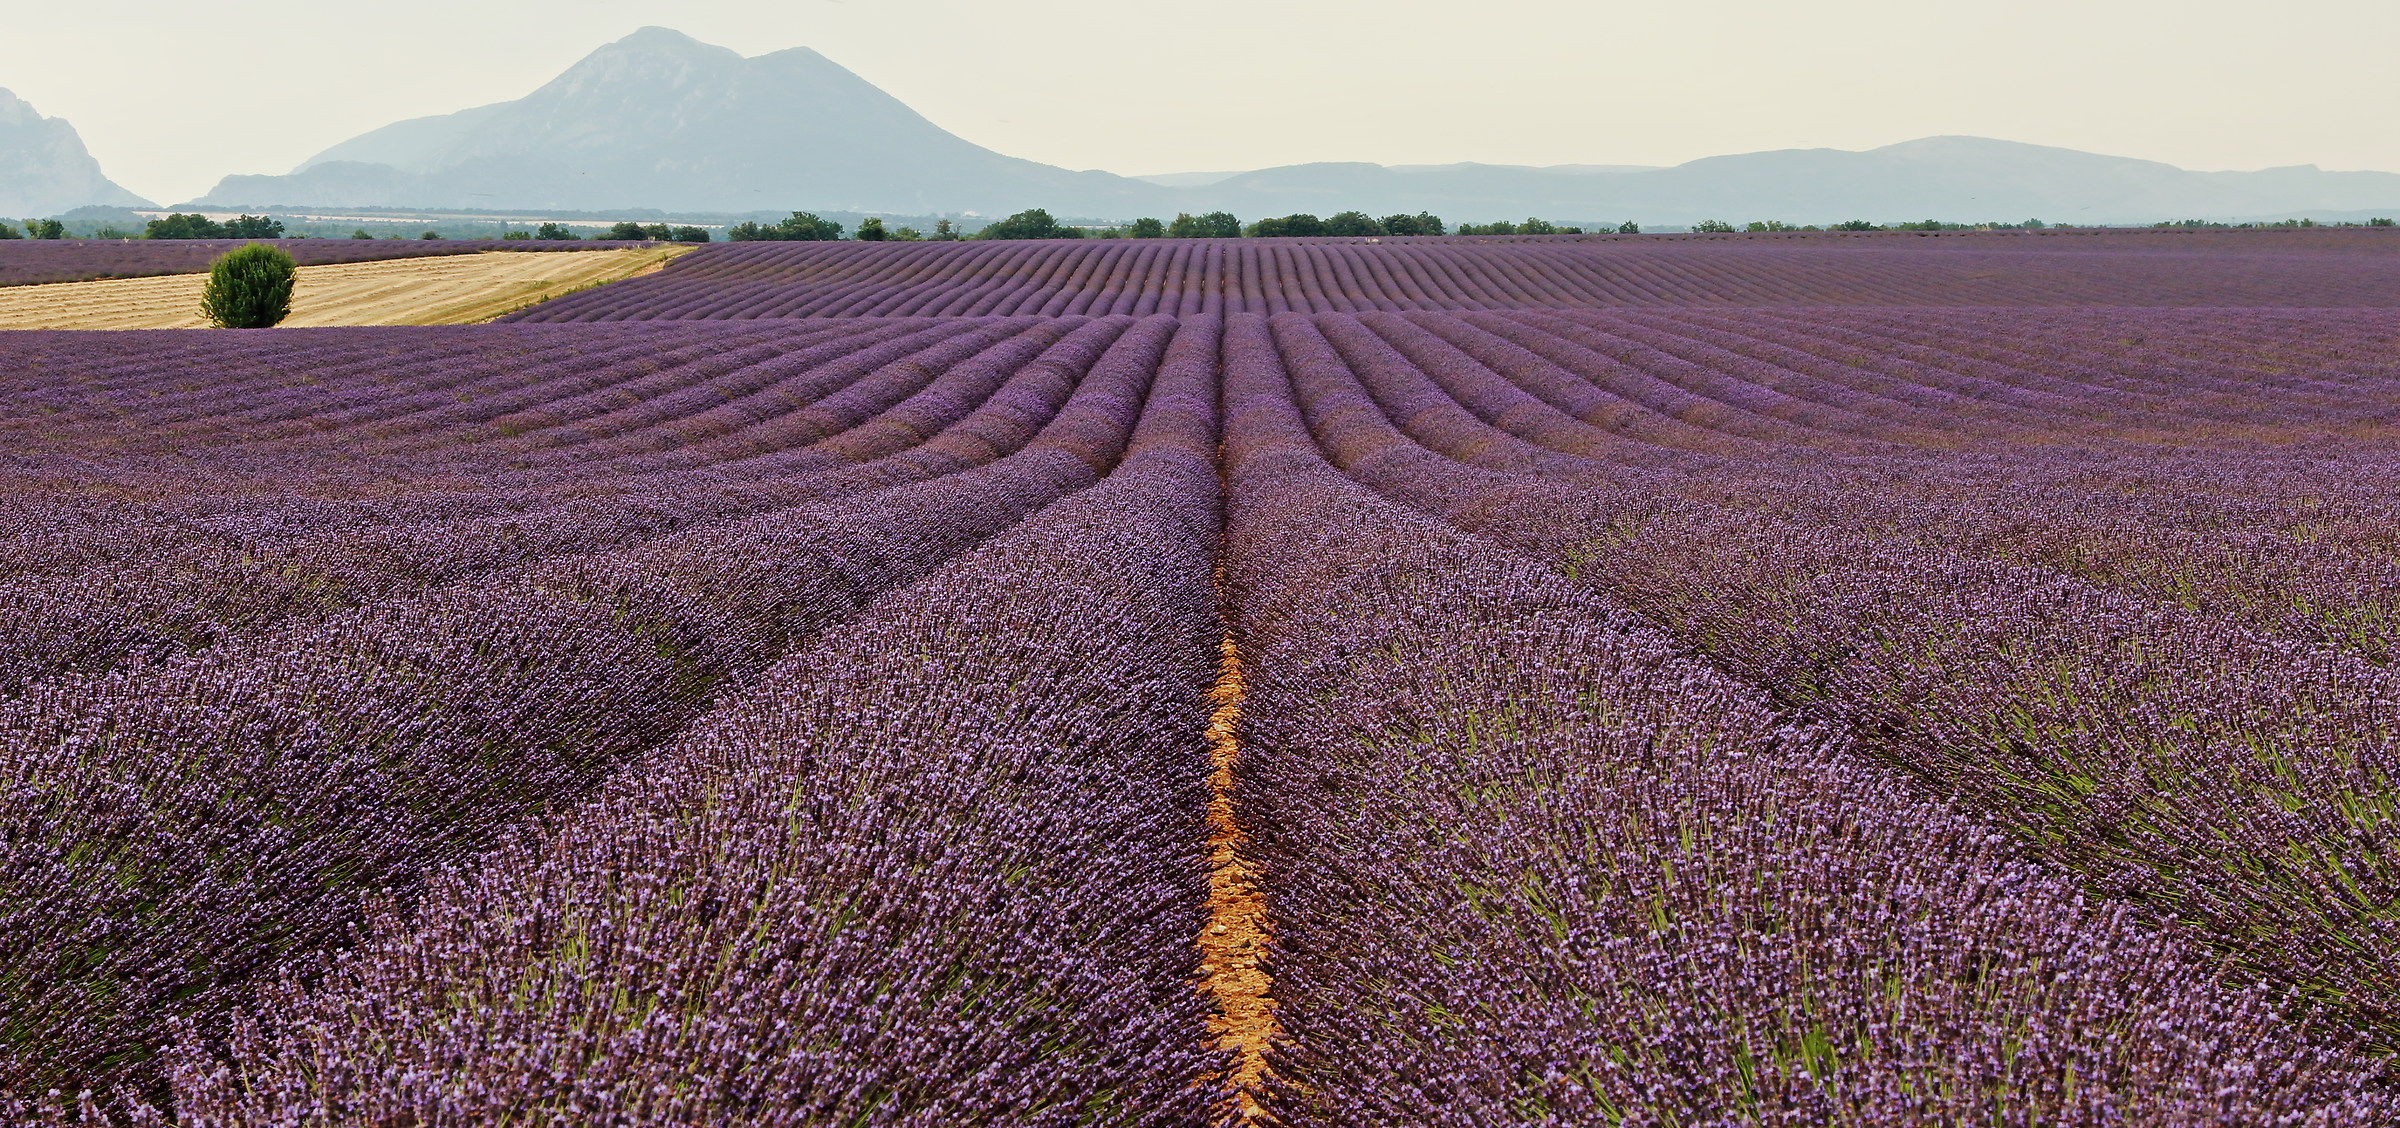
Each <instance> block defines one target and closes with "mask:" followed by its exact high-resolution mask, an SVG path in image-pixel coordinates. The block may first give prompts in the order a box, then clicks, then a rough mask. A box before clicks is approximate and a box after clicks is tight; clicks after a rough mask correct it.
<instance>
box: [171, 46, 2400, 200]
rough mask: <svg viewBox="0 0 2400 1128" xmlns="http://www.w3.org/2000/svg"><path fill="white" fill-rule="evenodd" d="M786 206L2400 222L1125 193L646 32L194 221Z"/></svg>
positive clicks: (1409, 174)
mask: <svg viewBox="0 0 2400 1128" xmlns="http://www.w3.org/2000/svg"><path fill="white" fill-rule="evenodd" d="M277 205H282V206H310V207H328V206H330V207H340V206H352V207H362V206H400V207H457V208H524V209H536V208H554V209H573V210H596V209H609V208H637V207H640V208H663V209H674V210H684V211H706V212H727V213H743V212H757V211H770V210H784V209H792V208H807V209H817V210H844V211H854V212H882V213H892V214H932V213H961V212H974V213H982V214H986V215H998V214H1005V213H1007V212H1011V211H1015V210H1018V209H1021V208H1026V207H1037V206H1038V207H1046V208H1049V209H1050V210H1051V211H1053V212H1055V213H1058V214H1061V215H1067V216H1082V217H1092V218H1104V219H1131V218H1133V217H1135V216H1140V215H1154V216H1160V217H1165V216H1169V215H1173V214H1174V213H1175V212H1178V211H1192V212H1203V211H1212V210H1220V209H1221V210H1226V211H1231V212H1233V213H1235V214H1236V215H1239V216H1241V217H1243V218H1245V219H1251V218H1257V217H1261V216H1270V215H1285V214H1290V213H1293V212H1313V213H1316V214H1318V215H1328V214H1331V213H1333V212H1337V211H1345V210H1349V209H1352V208H1356V209H1360V210H1364V211H1368V212H1371V213H1374V214H1378V215H1383V214H1390V213H1392V212H1417V211H1431V212H1434V213H1435V214H1438V215H1441V216H1443V217H1445V218H1447V219H1450V220H1451V221H1453V222H1457V221H1485V220H1491V219H1500V218H1521V217H1524V216H1528V215H1538V216H1542V217H1544V218H1548V219H1553V220H1558V221H1562V222H1595V221H1596V222H1609V223H1614V222H1617V221H1620V220H1625V219H1632V220H1636V221H1639V222H1642V223H1647V224H1663V225H1678V224H1690V223H1693V222H1696V221H1699V220H1702V219H1723V220H1728V221H1733V222H1737V223H1738V222H1743V221H1747V220H1762V219H1777V220H1783V221H1786V222H1790V223H1820V224H1823V223H1833V222H1838V221H1840V220H1844V219H1869V220H1875V221H1878V222H1891V221H1896V220H1909V219H1942V220H1951V221H1993V220H1997V221H2015V220H2022V219H2026V218H2041V219H2044V220H2048V221H2052V222H2069V223H2087V224H2108V223H2149V222H2155V221H2158V220H2166V219H2183V218H2207V219H2219V220H2235V219H2255V218H2273V217H2280V216H2284V215H2293V216H2298V215H2306V214H2310V213H2312V212H2313V213H2317V214H2319V215H2330V214H2340V213H2353V212H2363V211H2366V210H2369V209H2386V210H2388V211H2390V212H2394V213H2400V175H2396V174H2393V173H2385V172H2326V171H2324V170H2321V169H2318V168H2316V167H2314V166H2297V167H2292V168H2279V169H2267V170H2264V171H2259V172H2192V171H2187V170H2184V169H2180V168H2177V167H2175V166H2173V165H2168V164H2163V163H2160V162H2156V161H2144V160H2135V159H2132V158H2127V157H2111V156H2104V155H2100V154H2094V153H2085V152H2079V151H2076V150H2071V149H2061V148H2054V147H2050V146H2041V145H2027V144H2020V143H2016V142H2009V141H1996V140H1990V139H1986V138H1976V137H1929V138H1923V139H1920V140H1915V141H1907V142H1902V143H1900V144H1896V145H1887V146H1884V147H1882V148H1878V149H1870V150H1865V151H1862V152H1853V151H1848V150H1838V149H1786V150H1777V151H1772V152H1760V153H1744V154H1737V155H1729V156H1719V157H1707V158H1703V159H1701V160H1696V161H1691V162H1688V163H1685V164H1681V165H1676V166H1673V167H1670V168H1656V167H1644V166H1628V165H1559V166H1551V167H1533V166H1522V165H1491V164H1474V163H1463V164H1450V165H1394V166H1387V165H1376V164H1367V163H1358V162H1327V163H1315V164H1300V165H1287V166H1283V167H1278V168H1267V169H1256V170H1251V171H1247V172H1230V173H1168V174H1159V175H1155V176H1151V177H1125V176H1117V175H1115V174H1112V173H1106V172H1074V171H1069V170H1067V169H1063V168H1057V167H1054V166H1050V165H1044V164H1039V163H1036V162H1033V161H1027V160H1020V159H1018V158H1014V157H1009V156H1005V155H1003V154H1000V153H996V152H993V151H991V150H989V149H985V148H983V147H981V146H978V145H975V144H973V143H971V142H968V141H966V140H964V139H962V138H960V137H958V136H956V135H954V134H952V133H950V132H948V131H946V130H944V129H942V128H941V127H939V126H937V125H935V124H933V123H932V122H930V121H928V120H926V119H925V118H924V117H923V116H922V115H919V114H918V113H916V112H915V111H914V110H911V109H909V108H908V107H907V106H906V105H904V104H902V103H901V102H900V101H899V100H898V99H895V98H893V97H891V96H890V95H888V94H886V93H884V92H883V91H882V90H880V89H878V88H876V87H875V86H874V85H873V84H871V83H868V82H867V81H866V80H864V79H862V78H860V77H858V76H857V75H855V74H852V73H851V72H850V71H848V70H845V69H843V68H842V67H840V66H839V65H837V64H835V63H833V62H832V61H830V60H828V59H826V58H825V57H824V56H822V55H819V54H817V53H816V52H814V51H811V50H808V49H807V48H793V49H791V50H786V51H778V52H775V53H773V54H769V55H762V56H758V57H756V58H749V59H745V58H743V57H742V56H741V55H739V54H738V53H736V52H734V51H731V50H728V49H726V48H723V47H714V46H710V45H708V44H704V43H700V42H698V41H696V40H693V39H691V38H689V37H687V36H684V35H682V34H680V33H678V32H674V31H669V30H666V29H663V28H644V29H642V30H641V31H638V32H636V33H634V34H633V35H631V36H628V37H626V38H624V39H622V40H619V41H617V42H615V43H611V44H608V45H607V46H604V47H602V48H600V49H599V50H597V51H595V52H593V53H592V54H591V55H589V56H587V57H586V58H584V59H583V60H582V61H581V62H578V63H576V64H575V65H574V66H572V67H570V68H568V69H567V71H566V72H564V73H562V74H561V75H559V76H558V77H557V78H556V79H553V80H552V81H550V82H549V83H547V84H545V85H543V86H542V87H541V88H540V89H538V90H535V91H534V92H533V93H531V94H529V95H527V96H526V97H524V98H522V99H518V100H516V101H513V102H501V103H495V104H493V105H488V106H478V107H475V108H472V109H467V110H462V111H459V112H457V113H453V114H445V115H440V116H436V117H426V118H416V119H411V120H408V121H402V122H396V123H394V124H392V125H388V126H385V127H383V128H381V129H377V130H374V131H372V132H369V133H366V134H362V135H360V136H358V137H355V138H352V139H350V140H348V141H345V142H343V143H341V144H339V145H335V146H333V147H332V148H329V149H327V150H325V151H324V152H322V153H319V154H318V155H316V156H315V157H312V158H310V159H309V160H308V161H305V162H303V163H302V164H301V165H300V167H299V168H297V169H295V170H294V171H293V172H291V173H289V174H286V175H282V176H230V177H226V178H225V179H224V180H223V181H221V182H220V183H219V184H218V185H217V186H216V188H215V189H213V190H211V191H210V192H209V194H208V195H206V196H204V197H202V198H201V199H200V200H197V201H193V202H192V204H190V205H186V206H206V207H213V208H223V209H232V208H241V207H252V208H257V207H267V206H277Z"/></svg>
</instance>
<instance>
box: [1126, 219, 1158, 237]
mask: <svg viewBox="0 0 2400 1128" xmlns="http://www.w3.org/2000/svg"><path fill="white" fill-rule="evenodd" d="M1125 234H1126V235H1127V236H1128V237H1129V238H1134V239H1163V238H1165V237H1166V234H1167V225H1166V224H1163V223H1160V222H1159V221H1157V220H1155V219H1151V218H1148V217H1146V216H1145V217H1143V218H1141V219H1137V220H1134V221H1133V225H1132V226H1130V227H1127V228H1126V229H1125Z"/></svg>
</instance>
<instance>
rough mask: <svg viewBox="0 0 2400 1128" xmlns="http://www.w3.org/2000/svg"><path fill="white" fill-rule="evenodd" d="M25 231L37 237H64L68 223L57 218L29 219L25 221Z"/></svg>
mask: <svg viewBox="0 0 2400 1128" xmlns="http://www.w3.org/2000/svg"><path fill="white" fill-rule="evenodd" d="M25 233H26V234H28V235H31V236H33V237H34V238H36V239H64V238H66V237H67V225H66V223H65V222H64V221H61V220H56V219H29V220H26V221H25Z"/></svg>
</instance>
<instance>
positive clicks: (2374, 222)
mask: <svg viewBox="0 0 2400 1128" xmlns="http://www.w3.org/2000/svg"><path fill="white" fill-rule="evenodd" d="M2391 225H2392V217H2390V216H2388V215H2379V216H2376V217H2375V218H2373V219H2370V220H2368V221H2367V226H2369V227H2390V226H2391Z"/></svg>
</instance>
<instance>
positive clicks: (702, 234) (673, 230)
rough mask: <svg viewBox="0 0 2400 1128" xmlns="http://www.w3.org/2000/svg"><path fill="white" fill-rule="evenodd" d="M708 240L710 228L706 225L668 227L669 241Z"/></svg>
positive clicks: (694, 241) (692, 241)
mask: <svg viewBox="0 0 2400 1128" xmlns="http://www.w3.org/2000/svg"><path fill="white" fill-rule="evenodd" d="M708 240H709V234H708V228H705V227H693V226H690V225H688V224H687V225H685V226H682V227H670V228H668V229H667V242H670V243H705V242H708Z"/></svg>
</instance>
